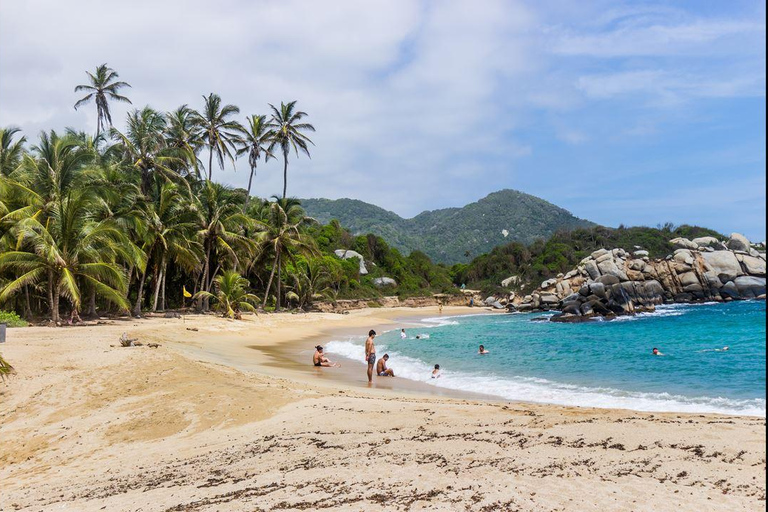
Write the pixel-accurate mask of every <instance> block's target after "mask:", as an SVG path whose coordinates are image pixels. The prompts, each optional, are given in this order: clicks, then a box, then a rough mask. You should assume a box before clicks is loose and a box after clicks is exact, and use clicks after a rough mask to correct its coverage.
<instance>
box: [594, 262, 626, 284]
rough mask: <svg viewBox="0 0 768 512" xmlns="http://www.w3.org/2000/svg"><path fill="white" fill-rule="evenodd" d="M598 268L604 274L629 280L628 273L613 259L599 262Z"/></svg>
mask: <svg viewBox="0 0 768 512" xmlns="http://www.w3.org/2000/svg"><path fill="white" fill-rule="evenodd" d="M597 268H599V269H600V273H601V274H603V275H609V276H615V277H618V278H619V279H621V280H622V281H626V280H627V274H625V273H624V271H623V270H620V269H619V267H617V266H616V263H615V262H614V261H613V260H612V259H610V260H603V261H601V262H598V264H597Z"/></svg>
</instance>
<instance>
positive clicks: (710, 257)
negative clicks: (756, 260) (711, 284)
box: [701, 251, 744, 283]
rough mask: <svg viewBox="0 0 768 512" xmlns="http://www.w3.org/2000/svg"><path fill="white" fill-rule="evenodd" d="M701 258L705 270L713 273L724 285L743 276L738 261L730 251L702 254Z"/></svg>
mask: <svg viewBox="0 0 768 512" xmlns="http://www.w3.org/2000/svg"><path fill="white" fill-rule="evenodd" d="M701 257H702V259H703V260H704V262H705V263H706V265H707V269H708V270H712V271H714V272H715V274H717V277H718V278H720V281H722V282H724V283H727V282H728V281H733V280H734V279H736V278H737V277H738V276H740V275H743V274H744V271H743V270H742V269H741V265H740V264H739V260H738V259H736V255H735V254H734V253H732V252H731V251H715V252H702V253H701Z"/></svg>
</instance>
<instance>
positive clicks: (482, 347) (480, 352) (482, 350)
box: [477, 345, 490, 355]
mask: <svg viewBox="0 0 768 512" xmlns="http://www.w3.org/2000/svg"><path fill="white" fill-rule="evenodd" d="M477 353H478V354H480V355H485V354H490V352H488V351H487V350H485V346H484V345H480V348H479V349H478V350H477Z"/></svg>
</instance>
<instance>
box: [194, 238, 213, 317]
mask: <svg viewBox="0 0 768 512" xmlns="http://www.w3.org/2000/svg"><path fill="white" fill-rule="evenodd" d="M210 265H211V244H210V243H209V244H208V248H207V249H206V250H205V263H204V266H203V280H202V282H201V284H200V289H201V290H203V291H206V292H207V291H208V276H209V273H210V269H209V268H208V267H210ZM197 307H198V309H201V310H203V311H207V310H208V300H207V299H204V298H202V297H201V298H200V301H199V303H198V306H197Z"/></svg>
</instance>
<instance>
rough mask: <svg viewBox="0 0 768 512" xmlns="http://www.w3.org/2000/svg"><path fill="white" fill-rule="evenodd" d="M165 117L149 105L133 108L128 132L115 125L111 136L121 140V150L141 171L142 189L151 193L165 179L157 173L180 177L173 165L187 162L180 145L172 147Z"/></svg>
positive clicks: (147, 193)
mask: <svg viewBox="0 0 768 512" xmlns="http://www.w3.org/2000/svg"><path fill="white" fill-rule="evenodd" d="M165 129H166V123H165V117H164V116H163V115H162V114H161V113H159V112H157V111H155V110H153V109H151V108H149V107H144V108H143V109H142V110H134V111H133V112H131V113H130V114H128V129H127V130H126V132H125V134H123V133H121V132H119V131H118V130H116V129H114V128H112V130H111V135H112V138H113V139H115V140H116V141H118V143H119V144H120V149H121V150H122V151H123V153H124V154H125V156H126V158H127V159H128V160H129V161H130V162H131V163H132V165H133V167H134V168H135V169H137V170H138V171H139V172H140V174H141V192H142V193H143V194H144V195H146V196H148V195H149V194H150V192H151V191H152V189H153V184H154V185H155V187H154V188H155V190H157V189H159V187H160V185H161V184H162V183H163V182H164V180H162V179H157V178H158V175H159V176H161V177H163V178H166V179H169V180H173V179H177V178H178V177H179V175H178V173H177V172H176V171H174V170H173V167H175V166H178V165H180V164H181V163H183V162H184V156H185V155H184V154H183V152H182V151H181V150H178V149H177V148H169V147H168V144H167V140H166V138H165V135H164V131H165Z"/></svg>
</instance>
